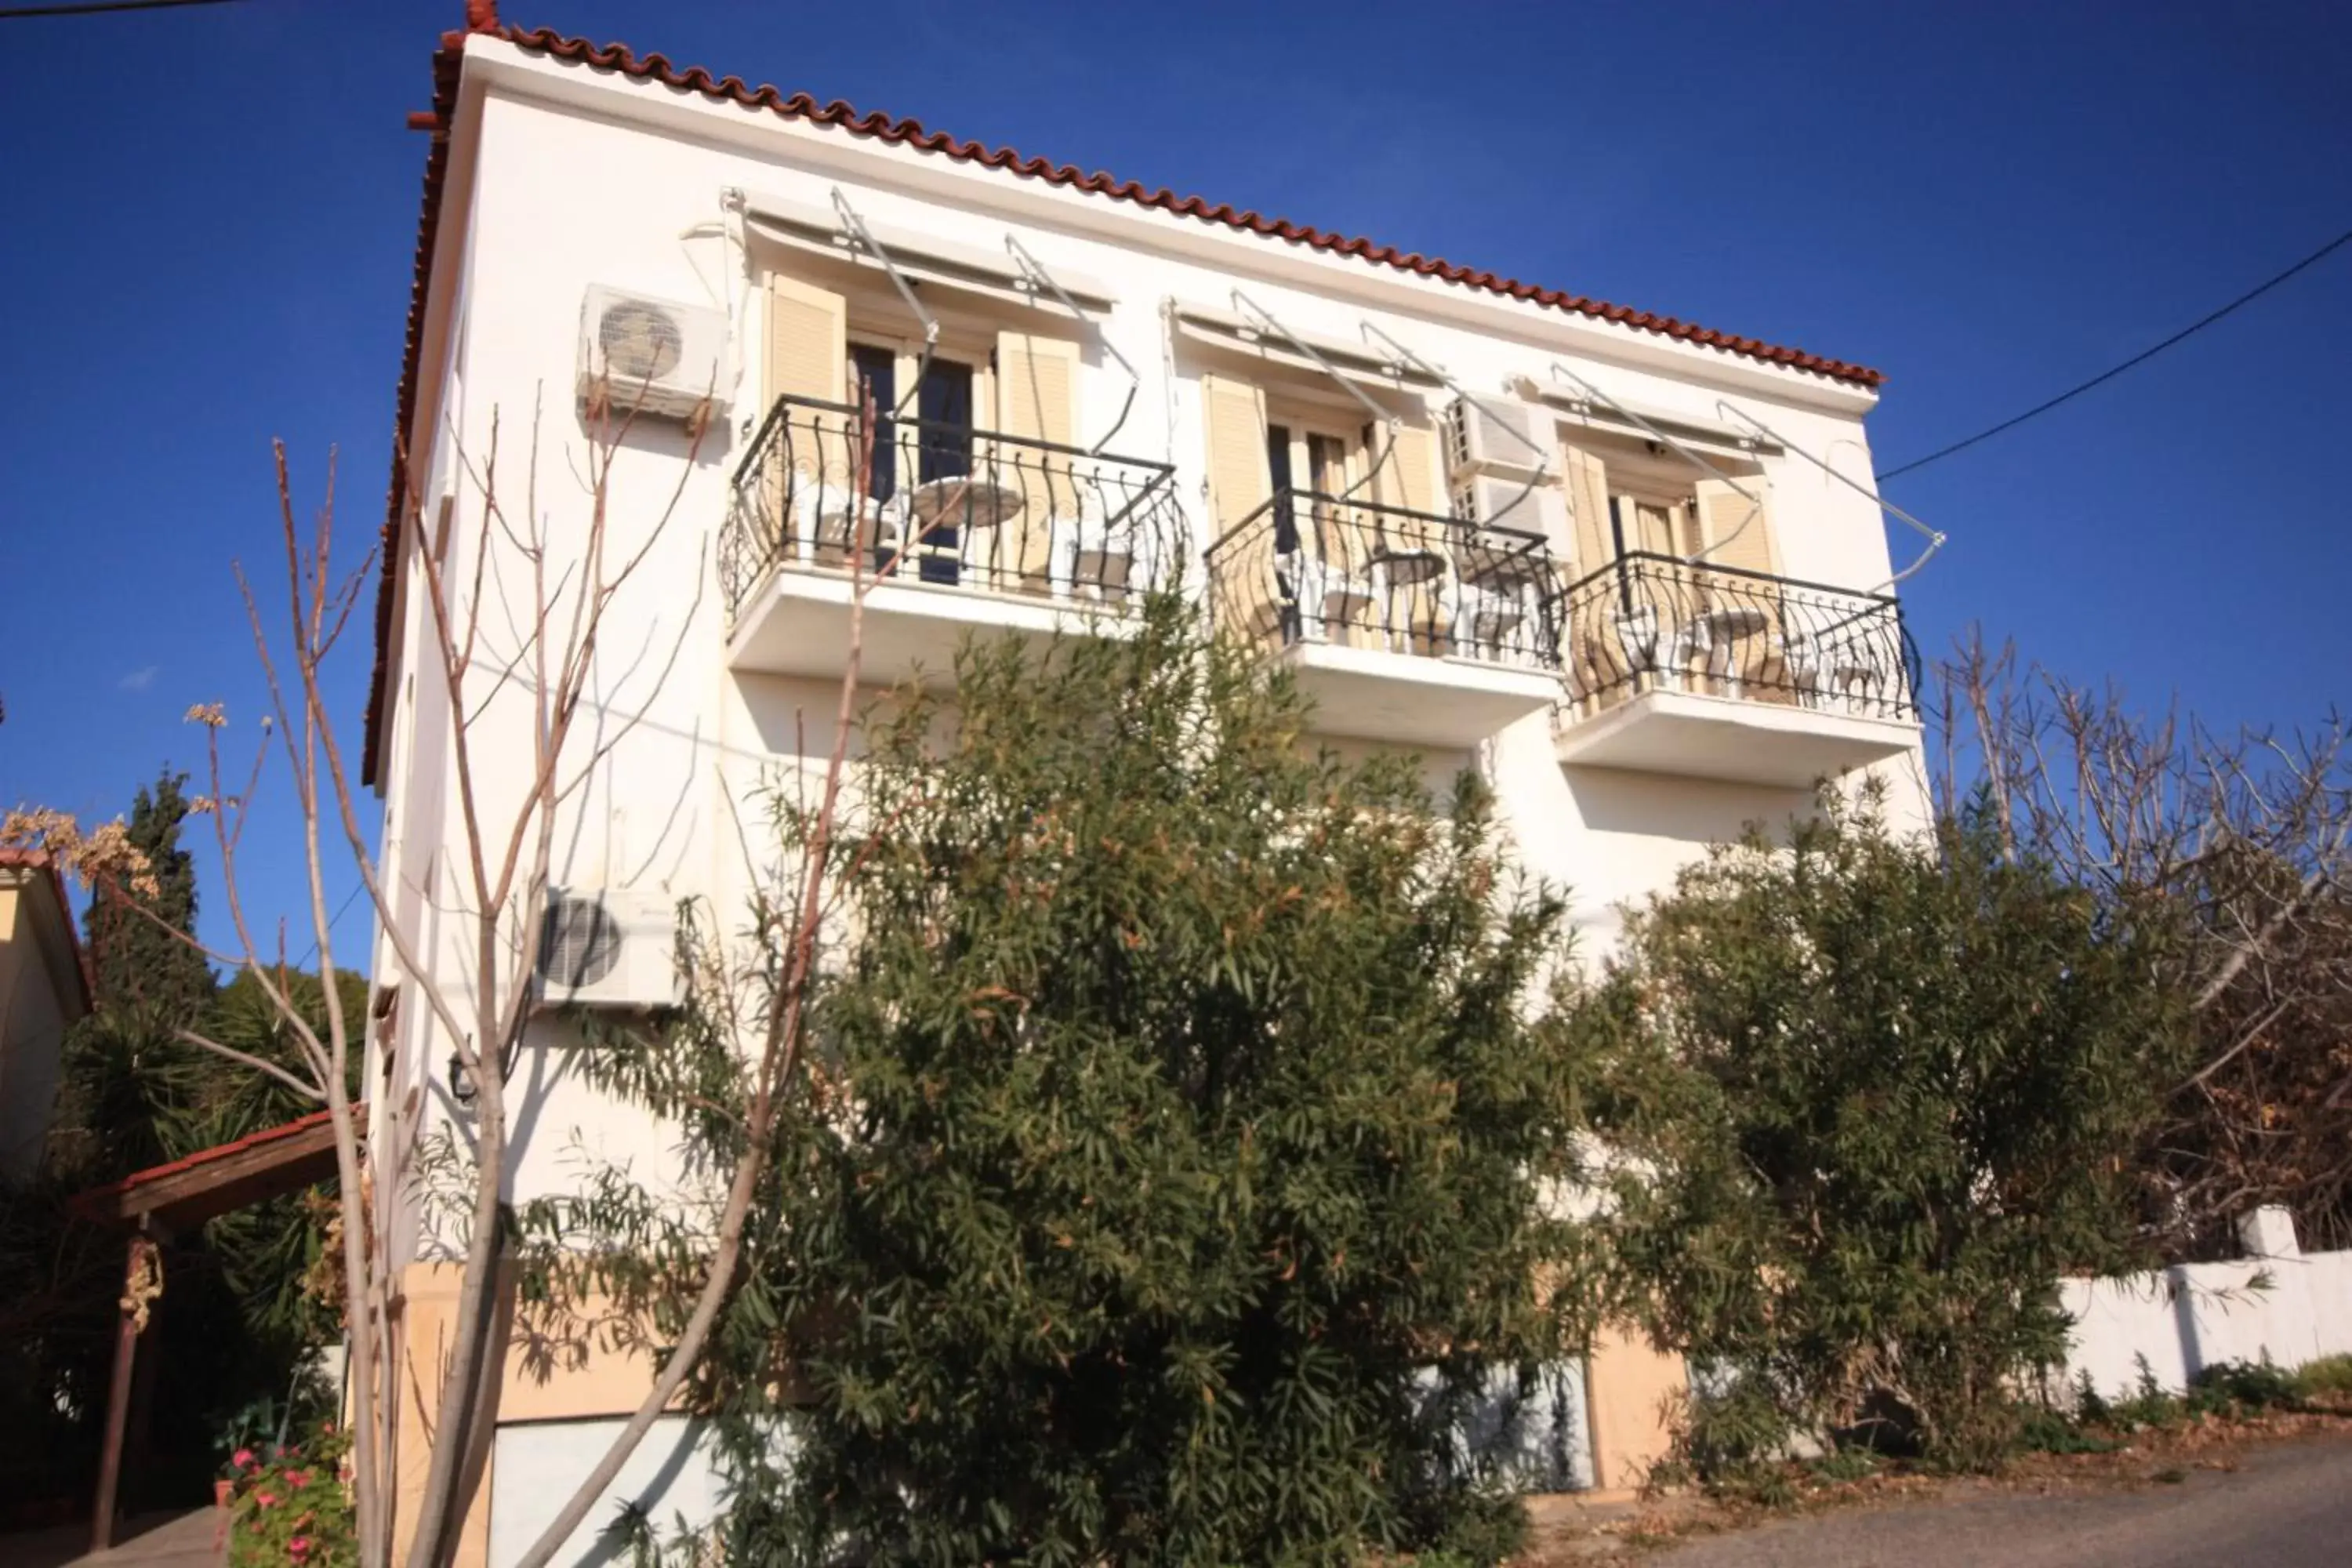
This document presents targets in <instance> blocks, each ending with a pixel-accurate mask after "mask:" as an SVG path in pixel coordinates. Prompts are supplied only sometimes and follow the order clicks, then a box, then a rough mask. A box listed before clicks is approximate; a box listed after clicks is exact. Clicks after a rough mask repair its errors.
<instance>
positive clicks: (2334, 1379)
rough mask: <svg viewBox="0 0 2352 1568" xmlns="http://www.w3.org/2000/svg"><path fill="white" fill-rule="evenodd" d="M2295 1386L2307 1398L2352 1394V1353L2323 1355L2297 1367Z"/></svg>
mask: <svg viewBox="0 0 2352 1568" xmlns="http://www.w3.org/2000/svg"><path fill="white" fill-rule="evenodd" d="M2294 1387H2295V1392H2296V1393H2297V1394H2302V1395H2303V1396H2304V1397H2305V1399H2318V1398H2322V1397H2324V1396H2326V1395H2331V1394H2352V1355H2330V1356H2322V1357H2320V1358H2319V1359H2318V1360H2317V1361H2310V1362H2305V1363H2303V1365H2301V1366H2300V1367H2297V1368H2296V1369H2295V1373H2294Z"/></svg>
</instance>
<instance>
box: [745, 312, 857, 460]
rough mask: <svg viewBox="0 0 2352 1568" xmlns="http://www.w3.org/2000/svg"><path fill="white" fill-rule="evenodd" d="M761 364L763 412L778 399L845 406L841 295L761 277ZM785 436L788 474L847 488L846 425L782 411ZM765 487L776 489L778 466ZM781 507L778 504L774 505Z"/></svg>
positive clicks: (808, 412) (845, 332) (845, 315)
mask: <svg viewBox="0 0 2352 1568" xmlns="http://www.w3.org/2000/svg"><path fill="white" fill-rule="evenodd" d="M767 304H768V342H767V360H766V365H765V370H764V374H763V376H762V379H761V394H762V395H763V396H764V398H765V400H766V404H767V406H766V408H764V409H762V410H761V418H762V419H763V420H764V419H765V418H766V416H767V415H768V414H769V413H771V412H772V411H773V410H774V408H775V405H776V400H777V399H778V398H780V397H811V398H816V399H818V400H820V401H822V402H825V403H843V402H846V401H847V393H846V391H845V385H844V375H845V367H846V365H847V364H848V363H849V309H848V306H847V305H846V304H845V302H844V301H843V300H842V298H841V296H840V295H838V294H835V293H834V292H832V291H831V290H829V289H819V288H817V287H815V286H814V284H809V283H803V282H802V281H801V280H800V279H797V278H787V277H785V276H784V275H783V274H782V273H771V274H770V275H769V277H768V296H767ZM785 417H786V418H787V420H788V421H789V422H790V429H789V433H788V439H787V443H786V446H785V447H783V448H779V449H778V452H777V453H776V456H777V457H778V458H782V457H783V456H784V455H785V453H786V452H787V451H788V452H789V455H790V458H791V463H792V468H793V472H794V473H796V474H799V475H801V476H802V477H803V478H811V477H814V478H820V479H823V480H824V482H825V483H828V484H846V483H847V482H848V480H849V477H850V471H851V469H852V468H855V467H856V461H855V457H856V449H855V448H854V447H852V445H851V444H850V440H849V437H848V434H847V421H845V419H843V418H842V417H841V416H838V415H834V414H825V413H821V412H819V411H817V410H814V409H792V410H787V411H786V415H785ZM770 471H771V474H772V479H771V483H772V484H774V485H776V486H778V487H779V488H781V486H782V475H783V467H782V462H781V461H779V462H777V463H775V464H772V466H771V470H770ZM780 504H781V498H780Z"/></svg>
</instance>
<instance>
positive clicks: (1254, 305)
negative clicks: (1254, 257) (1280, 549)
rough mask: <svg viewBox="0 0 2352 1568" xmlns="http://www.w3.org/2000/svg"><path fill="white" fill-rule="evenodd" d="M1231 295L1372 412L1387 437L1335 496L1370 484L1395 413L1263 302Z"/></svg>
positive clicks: (1389, 447)
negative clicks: (1360, 471)
mask: <svg viewBox="0 0 2352 1568" xmlns="http://www.w3.org/2000/svg"><path fill="white" fill-rule="evenodd" d="M1233 299H1234V308H1235V309H1237V310H1240V311H1241V312H1242V314H1243V315H1244V316H1245V317H1247V318H1248V319H1249V320H1250V321H1251V322H1252V323H1253V324H1255V326H1256V328H1257V329H1258V331H1262V332H1271V333H1272V334H1273V335H1275V336H1276V337H1278V338H1280V339H1281V340H1282V341H1283V342H1286V343H1288V344H1289V345H1290V346H1291V347H1292V348H1295V349H1297V351H1298V352H1299V353H1302V354H1305V355H1306V356H1307V358H1308V359H1309V360H1311V361H1313V362H1314V363H1315V367H1316V368H1317V369H1318V370H1320V371H1321V372H1322V373H1323V374H1325V375H1328V376H1329V377H1330V378H1331V379H1332V380H1333V381H1334V382H1336V383H1338V384H1339V388H1340V390H1342V391H1344V392H1345V393H1347V395H1349V396H1350V397H1352V398H1354V399H1355V400H1356V401H1357V402H1358V403H1360V404H1362V405H1363V406H1364V410H1365V412H1366V413H1368V414H1370V416H1372V422H1373V423H1374V424H1375V425H1377V426H1379V427H1380V428H1381V432H1382V433H1383V434H1384V435H1385V436H1386V437H1387V441H1386V444H1385V445H1383V446H1382V447H1381V454H1380V456H1379V457H1377V458H1373V459H1372V462H1371V466H1370V467H1369V468H1366V469H1365V470H1364V477H1363V478H1362V479H1358V480H1357V481H1356V482H1355V483H1354V484H1352V485H1349V487H1348V488H1347V489H1345V490H1342V491H1341V492H1340V493H1339V497H1338V498H1337V499H1339V500H1347V499H1348V498H1349V496H1352V495H1354V494H1355V493H1356V492H1357V491H1358V490H1360V489H1363V488H1364V487H1365V486H1366V485H1369V484H1370V483H1371V482H1372V480H1373V479H1374V478H1375V477H1376V476H1377V475H1378V474H1379V473H1380V471H1381V469H1382V468H1386V467H1387V466H1388V460H1389V454H1390V453H1391V452H1393V451H1395V450H1396V433H1397V424H1398V420H1397V416H1395V415H1393V414H1391V413H1390V412H1389V411H1388V410H1387V409H1385V408H1383V407H1381V405H1379V404H1377V403H1374V402H1373V401H1372V400H1371V399H1370V398H1369V397H1367V396H1365V395H1364V390H1363V388H1361V387H1360V386H1358V385H1357V384H1355V383H1354V382H1352V381H1350V380H1349V379H1348V378H1347V377H1346V376H1344V375H1342V374H1339V371H1338V369H1336V368H1335V367H1334V366H1333V365H1332V363H1331V362H1330V361H1329V360H1328V359H1325V358H1324V357H1323V356H1322V355H1321V354H1319V353H1317V352H1316V350H1315V345H1314V344H1313V343H1310V342H1307V340H1306V339H1304V338H1302V337H1300V336H1299V335H1298V334H1297V333H1296V332H1294V331H1291V330H1290V329H1289V328H1288V327H1286V326H1284V325H1283V324H1282V322H1281V321H1278V320H1276V317H1275V314H1274V312H1273V311H1271V310H1267V309H1266V308H1265V306H1263V305H1261V304H1259V303H1258V302H1257V301H1256V300H1253V299H1251V298H1250V297H1249V296H1248V295H1247V294H1244V293H1243V292H1242V291H1241V290H1240V289H1234V293H1233Z"/></svg>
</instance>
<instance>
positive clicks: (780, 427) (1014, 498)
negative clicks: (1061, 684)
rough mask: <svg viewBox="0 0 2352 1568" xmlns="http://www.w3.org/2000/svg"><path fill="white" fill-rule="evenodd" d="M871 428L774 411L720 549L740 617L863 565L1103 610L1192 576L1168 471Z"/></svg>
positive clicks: (814, 412)
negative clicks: (772, 583) (782, 587)
mask: <svg viewBox="0 0 2352 1568" xmlns="http://www.w3.org/2000/svg"><path fill="white" fill-rule="evenodd" d="M864 417H865V416H863V415H862V414H861V412H860V410H859V409H857V408H856V407H855V406H852V405H848V404H841V403H826V402H822V401H819V400H817V399H814V398H802V397H785V398H781V399H779V400H778V401H777V403H776V405H775V406H774V407H772V409H770V410H769V413H768V416H767V418H766V420H765V421H764V422H763V423H762V424H761V426H760V430H759V434H758V435H757V436H755V437H753V438H752V442H751V449H750V450H749V451H748V452H746V453H745V455H744V458H743V460H742V462H741V463H740V465H739V466H738V467H737V468H736V470H735V479H734V494H733V500H732V502H731V505H730V513H729V516H728V520H727V525H726V528H725V530H724V531H723V532H722V534H721V535H720V539H719V586H720V589H721V591H722V592H723V593H724V594H725V595H726V599H727V608H728V614H729V616H730V618H732V617H734V616H740V614H741V612H742V610H743V607H744V605H746V604H747V603H748V602H749V600H750V599H751V595H752V594H753V593H754V592H756V591H757V590H758V589H759V588H760V587H761V585H762V584H765V583H766V582H768V581H769V579H770V578H771V576H772V574H774V573H776V572H777V571H779V570H798V571H810V572H831V573H842V574H846V573H847V572H848V571H849V570H850V569H851V567H852V566H853V565H854V564H858V563H859V562H860V560H861V558H862V564H863V570H864V571H866V572H867V573H872V574H883V575H887V576H890V577H892V578H895V579H899V580H903V581H905V582H908V583H921V584H931V585H933V586H937V587H941V588H960V589H966V590H971V591H975V592H982V593H995V594H1012V595H1024V596H1028V597H1034V598H1044V599H1055V600H1067V601H1075V602H1076V603H1079V604H1090V605H1126V604H1129V603H1131V602H1133V601H1134V600H1136V599H1138V598H1139V597H1140V596H1141V595H1142V594H1143V593H1144V592H1146V591H1147V590H1148V589H1150V588H1152V587H1154V586H1159V585H1162V584H1174V583H1176V582H1178V581H1180V580H1181V572H1182V565H1183V563H1182V559H1181V556H1182V551H1183V546H1184V542H1185V531H1184V527H1183V518H1182V514H1181V510H1180V509H1179V508H1178V506H1177V504H1176V484H1175V470H1174V469H1173V468H1172V467H1171V465H1169V464H1167V463H1160V462H1152V461H1150V460H1148V459H1144V458H1119V457H1111V456H1107V455H1104V454H1100V453H1096V452H1089V451H1087V450H1084V449H1083V448H1080V447H1064V446H1059V445H1056V444H1055V443H1054V442H1051V441H1040V440H1033V439H1029V438H1026V437H1018V436H1007V435H1003V434H1002V433H1000V432H997V431H992V430H978V429H973V428H971V426H960V425H945V424H942V423H940V422H939V421H937V420H925V419H919V418H911V417H905V416H894V415H892V414H891V413H889V412H888V411H887V410H883V411H881V412H879V413H877V415H875V416H874V417H873V421H872V429H871V430H870V431H868V430H866V429H865V428H864V427H863V426H862V421H863V419H864ZM862 454H870V464H869V463H862V462H861V455H862ZM861 467H866V468H868V471H867V472H866V473H865V474H864V475H863V476H862V478H861V476H860V468H861Z"/></svg>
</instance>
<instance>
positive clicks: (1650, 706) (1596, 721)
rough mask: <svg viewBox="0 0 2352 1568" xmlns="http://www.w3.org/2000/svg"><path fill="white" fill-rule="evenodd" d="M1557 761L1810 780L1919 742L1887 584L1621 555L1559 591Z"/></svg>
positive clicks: (1778, 781)
mask: <svg viewBox="0 0 2352 1568" xmlns="http://www.w3.org/2000/svg"><path fill="white" fill-rule="evenodd" d="M1555 619H1556V620H1557V622H1558V624H1559V625H1560V626H1562V627H1564V628H1565V633H1564V635H1565V637H1566V647H1564V648H1563V649H1562V661H1563V663H1564V665H1565V667H1566V668H1565V679H1566V682H1567V697H1566V700H1563V701H1562V703H1561V704H1560V707H1559V711H1558V714H1557V717H1556V723H1557V730H1558V737H1559V760H1560V761H1561V763H1566V764H1570V765H1574V766H1583V767H1601V768H1629V769H1634V770H1638V771H1640V772H1643V773H1678V774H1682V775H1684V776H1686V777H1696V778H1712V779H1723V780H1729V781H1733V782H1736V783H1740V784H1772V785H1779V786H1783V787H1789V788H1802V787H1804V786H1807V785H1810V784H1812V783H1813V782H1814V781H1815V780H1817V779H1822V778H1833V777H1836V776H1837V775H1839V774H1841V773H1845V772H1847V771H1848V770H1850V769H1853V768H1857V767H1861V766H1864V764H1866V763H1874V762H1876V761H1878V760H1879V759H1881V758H1883V757H1889V756H1893V755H1895V753H1897V752H1903V751H1906V750H1908V749H1910V748H1911V747H1913V746H1915V745H1916V744H1917V743H1918V740H1919V710H1918V705H1917V691H1918V680H1919V656H1918V653H1917V650H1916V649H1915V648H1914V647H1912V645H1911V638H1910V635H1909V634H1908V633H1907V632H1906V631H1905V629H1904V626H1903V614H1902V610H1901V607H1900V606H1899V605H1897V604H1896V603H1895V598H1894V596H1893V595H1885V594H1860V593H1854V592H1852V591H1850V590H1848V589H1843V588H1828V587H1823V586H1822V585H1820V584H1813V583H1797V582H1790V581H1789V580H1787V579H1785V578H1780V577H1767V576H1762V575H1759V574H1756V573H1752V572H1743V571H1738V570H1736V569H1734V568H1731V567H1726V566H1710V565H1707V564H1706V563H1696V564H1694V563H1689V562H1685V561H1683V560H1681V559H1678V558H1676V557H1675V556H1670V555H1653V554H1644V553H1633V554H1628V555H1625V556H1623V557H1622V558H1621V559H1619V560H1618V561H1616V562H1614V563H1612V564H1610V565H1608V566H1606V567H1603V568H1602V569H1601V571H1599V572H1596V573H1594V574H1591V576H1589V577H1586V578H1584V579H1582V580H1581V581H1580V582H1577V583H1574V584H1570V586H1568V587H1567V588H1565V589H1563V590H1562V591H1561V594H1560V596H1559V609H1558V610H1557V612H1556V615H1555Z"/></svg>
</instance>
